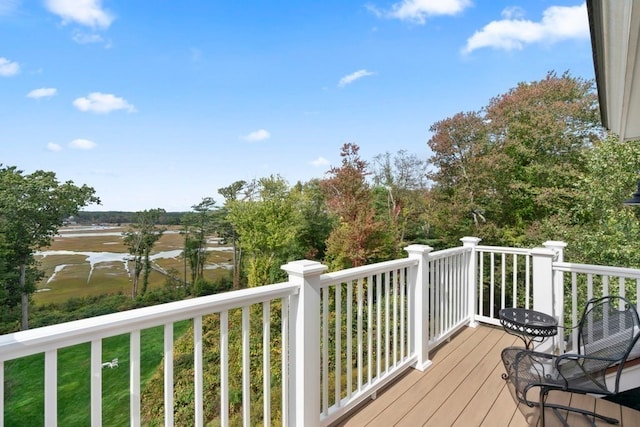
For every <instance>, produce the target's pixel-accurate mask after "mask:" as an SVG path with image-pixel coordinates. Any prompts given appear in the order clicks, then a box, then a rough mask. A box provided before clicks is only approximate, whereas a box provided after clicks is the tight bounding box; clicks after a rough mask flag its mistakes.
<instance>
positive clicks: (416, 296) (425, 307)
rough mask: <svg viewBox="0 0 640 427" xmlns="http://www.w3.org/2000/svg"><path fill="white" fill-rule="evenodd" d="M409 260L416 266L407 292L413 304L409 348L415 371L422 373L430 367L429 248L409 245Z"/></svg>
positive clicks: (406, 249)
mask: <svg viewBox="0 0 640 427" xmlns="http://www.w3.org/2000/svg"><path fill="white" fill-rule="evenodd" d="M404 250H405V251H407V253H408V254H409V258H411V259H417V260H418V265H417V266H416V267H415V268H412V269H411V277H410V281H409V292H410V298H412V300H410V301H411V303H412V304H413V316H412V317H413V318H412V319H411V322H412V325H411V326H412V328H413V329H412V331H413V332H412V334H411V337H410V338H409V339H410V343H411V348H412V349H413V351H415V353H416V356H417V358H418V360H417V362H416V369H418V370H420V371H424V370H425V369H427V368H428V367H429V366H430V365H431V360H429V333H428V331H429V288H428V286H429V282H428V278H429V261H428V258H429V253H430V252H431V251H432V250H433V248H432V247H430V246H425V245H409V246H407V247H406V248H404Z"/></svg>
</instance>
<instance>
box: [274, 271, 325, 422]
mask: <svg viewBox="0 0 640 427" xmlns="http://www.w3.org/2000/svg"><path fill="white" fill-rule="evenodd" d="M281 268H282V269H283V270H284V271H286V272H287V273H288V274H289V282H290V283H296V284H298V285H299V287H300V292H299V293H298V295H297V296H295V297H293V298H292V304H291V314H290V320H291V321H292V322H293V324H292V327H291V332H292V334H291V338H292V339H291V342H290V347H289V375H290V377H291V378H290V379H291V381H290V385H291V386H290V388H289V390H290V394H289V402H290V404H289V408H290V413H289V421H290V425H294V426H305V427H306V426H310V427H313V426H319V425H320V275H321V274H322V273H323V272H324V271H325V270H326V269H327V266H325V265H322V264H320V263H319V262H316V261H309V260H301V261H293V262H290V263H288V264H285V265H283V266H282V267H281Z"/></svg>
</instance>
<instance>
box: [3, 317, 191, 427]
mask: <svg viewBox="0 0 640 427" xmlns="http://www.w3.org/2000/svg"><path fill="white" fill-rule="evenodd" d="M190 325H191V322H190V321H183V322H179V323H176V324H175V325H174V337H175V339H177V338H178V337H180V336H181V335H182V334H184V333H185V331H186V330H187V329H188V328H189V327H190ZM163 338H164V332H163V328H162V327H156V328H151V329H146V330H143V331H142V333H141V348H142V354H141V355H140V363H141V371H142V372H141V382H142V387H143V388H144V385H145V383H146V382H147V380H148V379H149V378H150V377H151V376H152V375H153V374H154V372H155V371H156V369H158V367H160V366H161V364H162V357H163ZM90 355H91V349H90V344H89V343H86V344H80V345H77V346H73V347H67V348H64V349H61V350H59V352H58V425H61V426H65V427H71V426H87V425H90V424H91V423H90V420H91V418H90V416H91V413H90V411H91V408H90V393H91V383H90V378H91V377H90V361H91V356H90ZM114 358H118V365H119V366H118V367H117V368H113V369H110V368H104V369H103V370H102V419H103V425H104V426H123V425H128V424H129V362H130V358H129V335H119V336H116V337H111V338H107V339H105V340H104V341H103V344H102V360H103V361H111V360H112V359H114ZM43 424H44V355H42V354H39V355H34V356H29V357H25V358H21V359H16V360H12V361H9V362H6V363H5V418H4V425H6V426H37V425H43Z"/></svg>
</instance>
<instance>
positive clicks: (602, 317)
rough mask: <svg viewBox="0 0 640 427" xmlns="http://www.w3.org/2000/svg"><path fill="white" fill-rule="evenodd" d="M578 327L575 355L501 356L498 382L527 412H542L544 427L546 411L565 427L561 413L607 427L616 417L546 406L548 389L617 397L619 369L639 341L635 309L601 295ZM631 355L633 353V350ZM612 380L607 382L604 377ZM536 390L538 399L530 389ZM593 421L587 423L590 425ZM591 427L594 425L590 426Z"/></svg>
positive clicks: (511, 351) (517, 350)
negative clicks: (504, 382) (501, 380)
mask: <svg viewBox="0 0 640 427" xmlns="http://www.w3.org/2000/svg"><path fill="white" fill-rule="evenodd" d="M576 327H577V328H578V347H577V353H565V354H562V355H554V354H548V353H542V352H538V351H535V350H527V349H524V348H522V347H507V348H505V349H504V350H503V351H502V363H503V364H504V367H505V370H506V373H505V374H503V375H502V377H503V378H504V379H505V380H507V381H509V382H510V383H511V384H510V386H512V387H513V388H512V392H513V393H512V394H514V396H515V398H516V399H517V400H518V401H519V402H522V403H524V404H526V405H527V406H529V407H536V406H539V407H540V420H541V424H542V426H544V425H545V424H544V412H545V408H552V409H553V411H554V413H555V414H556V415H557V416H558V418H559V419H560V420H561V422H562V423H563V424H564V425H565V426H566V425H568V424H567V423H566V421H565V420H564V418H563V417H562V416H561V414H560V412H559V410H567V411H571V412H577V413H580V414H583V415H585V417H587V418H588V417H589V416H591V417H597V418H599V419H602V420H604V421H606V422H608V423H610V424H617V423H618V420H617V419H615V418H610V417H606V416H603V415H599V414H596V413H594V412H592V411H588V410H584V409H580V408H572V407H568V406H563V405H557V404H554V403H546V400H547V395H548V394H549V392H550V391H552V390H561V391H566V392H573V393H581V394H586V393H590V394H597V395H614V394H617V393H618V388H619V383H620V376H621V374H622V368H623V365H624V363H625V361H626V360H627V358H628V357H629V354H630V353H631V351H632V349H633V348H634V346H635V344H636V342H637V341H638V337H640V320H639V318H638V312H637V310H636V308H635V307H634V306H633V304H631V303H630V302H629V301H627V300H626V299H625V298H623V297H619V296H605V297H601V298H594V299H591V300H589V301H588V302H587V305H586V306H585V308H584V311H583V313H582V317H581V319H580V322H579V323H578V325H577V326H576ZM634 352H635V351H634ZM607 374H610V375H612V376H613V378H611V379H609V380H608V381H607V380H605V376H606V375H607ZM535 388H538V389H539V394H538V393H535V392H534V391H533V390H532V389H535ZM590 421H591V420H590ZM591 422H592V424H593V425H595V424H594V423H593V421H591Z"/></svg>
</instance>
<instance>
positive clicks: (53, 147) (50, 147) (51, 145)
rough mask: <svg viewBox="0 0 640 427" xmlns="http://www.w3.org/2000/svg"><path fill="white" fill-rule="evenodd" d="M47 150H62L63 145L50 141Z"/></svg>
mask: <svg viewBox="0 0 640 427" xmlns="http://www.w3.org/2000/svg"><path fill="white" fill-rule="evenodd" d="M47 150H49V151H61V150H62V147H61V146H60V144H56V143H55V142H50V143H48V144H47Z"/></svg>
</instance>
